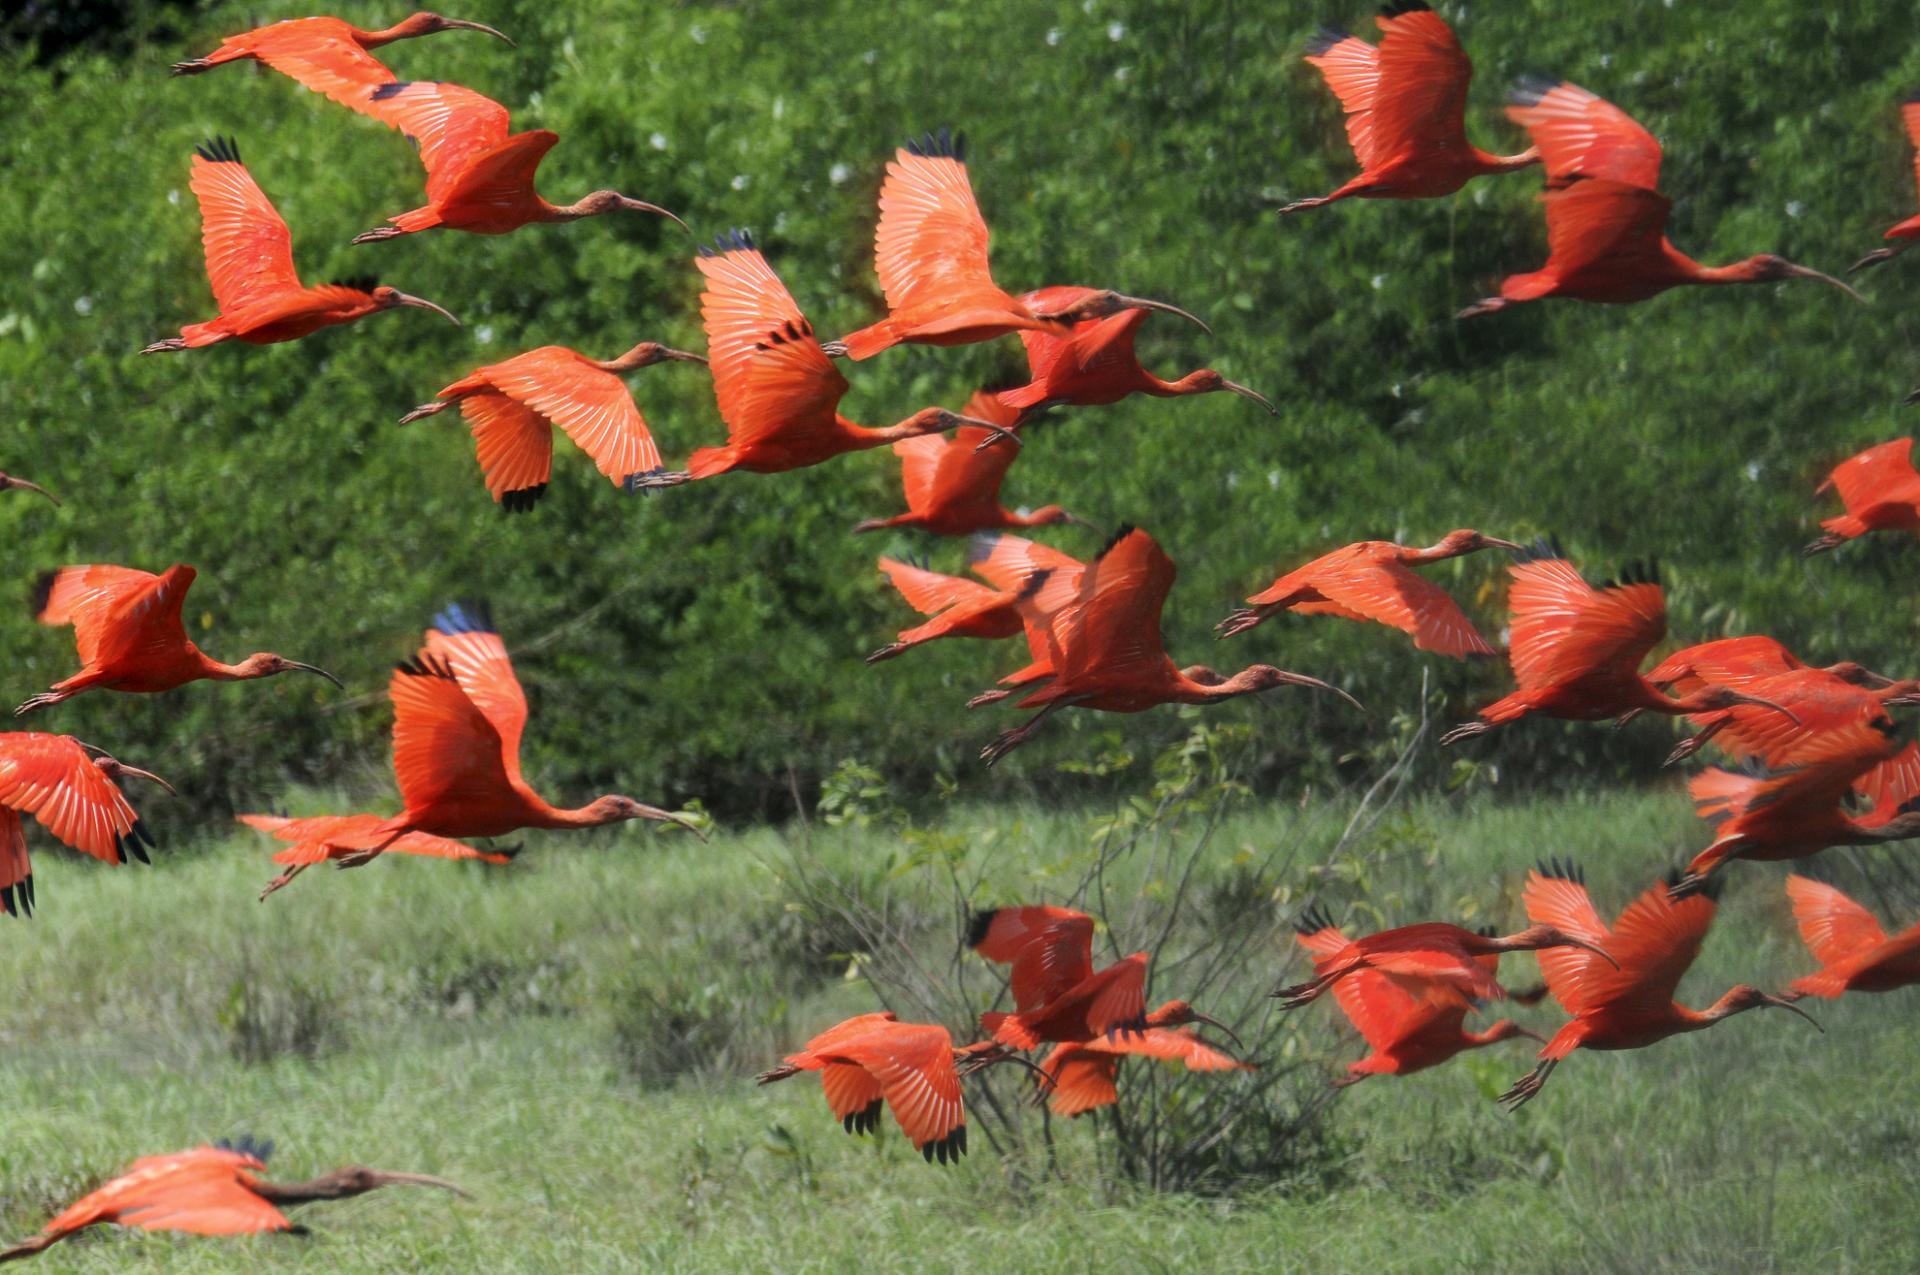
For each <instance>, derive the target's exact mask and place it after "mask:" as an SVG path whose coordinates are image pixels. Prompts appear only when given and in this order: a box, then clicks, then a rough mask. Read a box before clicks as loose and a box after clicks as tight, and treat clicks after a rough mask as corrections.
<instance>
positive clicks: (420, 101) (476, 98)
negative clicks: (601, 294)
mask: <svg viewBox="0 0 1920 1275" xmlns="http://www.w3.org/2000/svg"><path fill="white" fill-rule="evenodd" d="M366 111H367V114H369V115H372V116H373V117H374V118H375V119H377V120H380V121H381V122H383V123H385V124H388V125H391V126H392V127H394V128H397V129H399V130H400V131H401V132H402V133H404V134H406V135H407V137H408V138H410V139H411V140H412V141H413V143H414V145H415V146H417V147H418V148H419V151H420V163H421V165H422V166H423V167H424V168H425V169H426V170H427V202H426V205H425V206H424V207H421V208H415V209H413V210H412V211H411V212H404V213H401V214H400V215H399V216H397V217H389V218H387V220H388V221H389V222H391V223H392V224H391V225H387V226H381V227H379V228H378V229H375V230H369V231H367V232H366V233H365V234H363V235H356V236H355V237H354V240H353V242H355V243H376V242H378V241H380V240H382V239H392V238H395V237H396V236H399V235H411V234H415V233H417V232H419V231H422V230H436V229H446V230H465V231H468V232H470V233H472V234H476V235H504V234H509V233H511V232H513V231H515V230H518V229H520V228H521V227H522V226H530V225H533V224H534V223H536V222H543V221H578V220H580V218H582V217H598V216H602V215H604V214H606V213H614V212H646V213H658V214H659V215H660V216H662V217H665V218H667V219H668V220H669V221H672V222H674V223H675V224H676V225H678V226H679V227H680V228H681V229H682V230H685V229H686V228H687V223H686V222H684V221H681V220H680V219H679V218H678V217H676V216H674V215H673V214H672V213H670V212H668V211H667V210H666V209H664V208H662V207H660V206H659V205H658V204H650V203H647V202H646V201H645V200H640V199H632V198H629V197H628V196H626V195H623V194H621V193H620V192H619V191H617V190H596V191H594V192H593V193H592V194H590V195H588V196H586V197H585V198H583V199H581V200H580V201H579V202H577V203H572V204H550V203H548V202H547V201H546V200H544V199H542V198H541V197H540V194H539V192H538V191H536V190H535V189H534V188H533V179H534V174H535V173H536V172H537V171H538V170H539V168H540V161H541V160H543V159H545V158H546V155H547V152H548V151H550V150H552V149H553V145H554V143H555V142H558V141H559V140H560V135H559V134H558V133H554V132H551V131H549V130H547V129H544V128H534V129H528V130H527V131H526V132H524V133H513V134H509V133H508V132H507V128H508V123H507V108H506V107H504V106H502V105H500V103H498V102H496V101H494V100H493V99H492V98H488V97H483V96H481V95H480V94H478V93H476V92H474V91H473V90H472V89H469V88H463V87H461V86H460V85H458V84H441V83H437V82H435V81H432V80H412V81H394V82H392V83H387V84H382V85H380V86H379V87H378V88H376V89H374V90H373V92H372V93H371V94H370V95H369V96H368V98H367V106H366Z"/></svg>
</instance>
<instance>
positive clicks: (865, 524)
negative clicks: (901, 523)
mask: <svg viewBox="0 0 1920 1275" xmlns="http://www.w3.org/2000/svg"><path fill="white" fill-rule="evenodd" d="M886 525H887V520H886V519H885V518H866V519H863V520H861V521H860V522H856V523H854V524H853V534H854V535H856V536H857V535H859V534H860V533H862V532H865V531H881V530H884V529H885V527H886Z"/></svg>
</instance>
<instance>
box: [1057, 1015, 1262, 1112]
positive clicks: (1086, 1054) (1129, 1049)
mask: <svg viewBox="0 0 1920 1275" xmlns="http://www.w3.org/2000/svg"><path fill="white" fill-rule="evenodd" d="M1123 1058H1157V1059H1160V1060H1161V1061H1164V1062H1177V1063H1179V1064H1181V1065H1182V1066H1183V1067H1185V1068H1186V1069H1187V1070H1188V1071H1253V1070H1255V1067H1254V1065H1253V1064H1252V1063H1248V1062H1241V1061H1240V1060H1239V1059H1237V1058H1235V1057H1234V1056H1233V1055H1231V1054H1228V1053H1225V1052H1223V1051H1221V1050H1219V1049H1216V1048H1214V1047H1213V1046H1212V1045H1209V1044H1208V1043H1207V1042H1206V1041H1204V1040H1202V1039H1201V1038H1200V1031H1199V1029H1198V1028H1196V1027H1180V1028H1167V1027H1149V1028H1147V1029H1146V1030H1145V1031H1137V1032H1127V1033H1124V1034H1122V1035H1117V1036H1106V1037H1101V1038H1100V1039H1098V1040H1085V1041H1073V1042H1067V1043H1063V1044H1058V1045H1055V1046H1054V1047H1053V1049H1052V1050H1051V1051H1049V1052H1048V1054H1047V1056H1046V1058H1045V1059H1043V1060H1042V1061H1041V1063H1040V1074H1041V1076H1042V1077H1043V1078H1044V1079H1045V1081H1046V1083H1045V1084H1044V1085H1043V1086H1042V1088H1041V1090H1040V1092H1039V1093H1036V1094H1035V1095H1034V1097H1033V1100H1034V1102H1036V1103H1038V1102H1042V1101H1045V1102H1046V1103H1047V1106H1048V1107H1049V1108H1050V1109H1051V1110H1052V1111H1053V1114H1054V1115H1056V1116H1064V1117H1067V1118H1069V1119H1071V1118H1073V1117H1075V1116H1084V1115H1086V1114H1087V1113H1088V1112H1089V1111H1096V1110H1098V1109H1099V1108H1101V1107H1110V1106H1112V1105H1113V1104H1114V1103H1116V1102H1119V1101H1120V1090H1119V1088H1118V1085H1117V1083H1116V1082H1117V1080H1118V1078H1119V1073H1120V1061H1121V1059H1123Z"/></svg>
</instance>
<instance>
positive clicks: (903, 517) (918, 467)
mask: <svg viewBox="0 0 1920 1275" xmlns="http://www.w3.org/2000/svg"><path fill="white" fill-rule="evenodd" d="M960 411H961V414H962V415H964V416H967V417H969V418H970V419H973V420H977V421H985V422H987V424H988V425H989V426H992V427H994V428H991V429H983V428H981V427H980V426H977V425H967V426H963V427H961V428H960V429H958V430H955V431H954V435H953V438H952V440H951V441H949V440H947V439H945V438H943V437H941V436H940V435H938V434H922V435H921V436H920V437H918V438H903V439H901V440H900V441H899V442H897V443H895V444H894V445H893V454H894V455H895V456H898V457H899V458H900V479H901V484H902V486H904V487H905V488H906V494H907V512H906V513H903V514H895V515H894V516H893V517H891V518H868V519H867V520H866V521H864V522H859V523H855V524H854V528H853V529H854V530H855V531H857V532H858V531H880V530H882V529H884V528H890V527H914V528H918V529H919V530H921V531H928V532H932V533H933V534H934V535H936V536H965V535H971V534H972V533H974V532H976V531H995V530H1000V529H1002V528H1024V527H1046V526H1051V525H1052V524H1054V523H1061V522H1072V523H1079V524H1080V525H1081V526H1086V525H1088V524H1087V522H1086V520H1085V519H1083V518H1076V517H1075V516H1074V515H1072V514H1070V513H1068V512H1067V511H1066V510H1064V509H1062V508H1061V507H1060V506H1058V505H1042V506H1041V507H1040V508H1038V509H1036V510H1034V511H1033V512H1032V513H1014V512H1013V511H1011V510H1009V509H1007V508H1006V507H1005V506H1003V505H1002V504H1001V503H1000V483H1001V481H1002V480H1003V479H1004V478H1006V476H1007V470H1008V469H1009V468H1010V467H1011V466H1012V465H1013V462H1014V458H1015V457H1017V456H1018V455H1019V454H1020V449H1019V448H1018V447H1015V446H1012V445H1010V444H1008V443H1007V442H1006V441H1005V440H1004V439H1003V437H1002V435H1003V434H1004V433H1010V432H1012V431H1013V430H1014V429H1015V428H1016V427H1017V426H1018V424H1019V420H1020V413H1019V412H1017V411H1014V410H1013V409H1012V408H1009V407H1006V406H1003V405H1002V404H1001V403H1000V402H999V400H998V398H996V396H995V395H994V394H993V393H991V392H989V391H987V390H981V391H979V392H977V393H976V394H974V396H973V397H972V398H970V399H968V400H967V405H966V406H965V407H963V408H961V409H960ZM996 442H997V445H996Z"/></svg>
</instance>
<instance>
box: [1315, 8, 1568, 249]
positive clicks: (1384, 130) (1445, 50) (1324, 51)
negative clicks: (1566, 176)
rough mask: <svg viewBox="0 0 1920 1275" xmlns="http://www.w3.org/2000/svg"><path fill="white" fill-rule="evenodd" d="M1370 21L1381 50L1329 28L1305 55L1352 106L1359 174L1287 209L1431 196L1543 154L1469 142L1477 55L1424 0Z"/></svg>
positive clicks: (1350, 130) (1350, 126)
mask: <svg viewBox="0 0 1920 1275" xmlns="http://www.w3.org/2000/svg"><path fill="white" fill-rule="evenodd" d="M1374 21H1375V22H1377V23H1378V24H1379V27H1380V30H1381V31H1382V32H1384V33H1385V34H1384V35H1383V36H1382V37H1381V40H1380V44H1379V47H1378V48H1376V47H1374V46H1373V45H1371V44H1368V43H1367V42H1366V41H1365V40H1362V39H1360V38H1358V37H1357V36H1353V35H1349V34H1348V33H1347V32H1345V31H1341V30H1338V29H1336V28H1333V27H1322V28H1321V29H1320V31H1319V33H1318V34H1316V35H1315V36H1314V37H1313V39H1311V40H1309V41H1308V42H1307V61H1308V62H1309V63H1310V64H1311V65H1313V66H1314V67H1316V68H1318V69H1319V71H1320V74H1322V75H1324V76H1326V78H1327V87H1328V88H1330V89H1332V90H1333V92H1334V95H1335V96H1336V97H1338V98H1339V99H1340V105H1341V107H1342V108H1344V109H1345V111H1346V113H1347V141H1348V142H1349V143H1350V144H1351V145H1352V146H1353V153H1354V157H1355V158H1356V159H1358V160H1359V161H1360V172H1359V173H1358V174H1357V175H1355V176H1354V177H1353V178H1351V179H1350V180H1349V181H1348V182H1347V183H1346V185H1344V186H1342V187H1340V188H1339V189H1338V190H1336V191H1334V192H1333V193H1332V194H1330V195H1326V196H1324V197H1322V198H1319V199H1300V200H1296V201H1294V202H1293V203H1291V204H1288V205H1287V206H1286V207H1284V208H1282V209H1281V210H1280V211H1281V212H1282V213H1290V212H1299V211H1300V210H1302V209H1305V208H1319V207H1321V206H1322V205H1325V204H1331V203H1333V202H1334V201H1335V200H1340V199H1351V198H1360V199H1431V198H1434V197H1436V196H1439V195H1451V194H1452V193H1453V192H1454V191H1456V190H1459V189H1460V188H1461V187H1462V186H1464V185H1466V184H1467V183H1468V182H1469V181H1472V180H1473V179H1474V178H1475V177H1481V176H1485V175H1487V174H1489V173H1511V172H1513V171H1515V170H1517V169H1521V168H1525V167H1527V166H1528V165H1530V164H1537V163H1539V162H1540V150H1539V148H1538V147H1533V146H1530V147H1528V148H1527V149H1526V150H1524V151H1522V152H1521V153H1520V154H1518V155H1490V154H1488V153H1487V152H1486V151H1483V150H1481V149H1480V148H1479V147H1477V146H1475V145H1474V144H1473V143H1471V142H1469V141H1468V140H1467V85H1468V83H1469V82H1471V81H1472V79H1473V63H1472V62H1470V61H1468V60H1467V55H1466V52H1465V51H1464V50H1462V49H1461V47H1460V41H1459V40H1458V39H1457V38H1456V37H1455V36H1454V34H1453V28H1451V27H1449V26H1448V25H1447V24H1446V20H1445V19H1443V18H1442V17H1441V16H1440V15H1439V14H1437V13H1435V12H1434V11H1433V10H1432V8H1431V7H1429V6H1428V5H1427V4H1426V3H1425V2H1424V0H1390V2H1389V3H1388V4H1385V5H1382V6H1381V9H1380V16H1379V17H1378V18H1376V19H1374Z"/></svg>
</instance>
